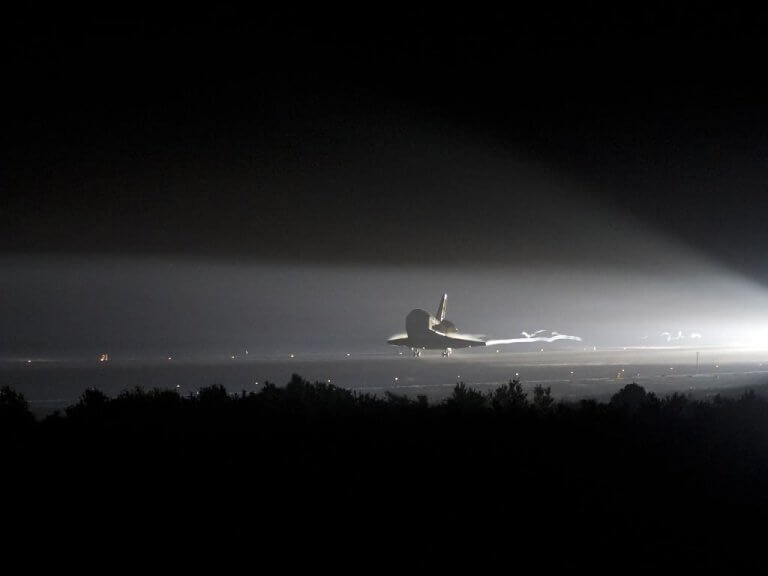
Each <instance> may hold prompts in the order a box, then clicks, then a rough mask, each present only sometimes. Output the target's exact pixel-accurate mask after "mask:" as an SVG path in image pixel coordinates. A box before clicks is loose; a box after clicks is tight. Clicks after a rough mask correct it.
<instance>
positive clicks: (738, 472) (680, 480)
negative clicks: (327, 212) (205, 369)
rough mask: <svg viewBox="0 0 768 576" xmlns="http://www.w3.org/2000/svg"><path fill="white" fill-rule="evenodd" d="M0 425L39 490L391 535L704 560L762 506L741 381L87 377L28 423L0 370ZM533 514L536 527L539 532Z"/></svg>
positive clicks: (760, 449)
mask: <svg viewBox="0 0 768 576" xmlns="http://www.w3.org/2000/svg"><path fill="white" fill-rule="evenodd" d="M0 429H2V430H3V432H4V434H5V438H8V439H10V440H11V441H10V442H6V445H10V446H11V447H13V450H8V449H6V451H5V454H6V456H7V457H6V462H5V464H6V469H7V470H15V471H19V472H18V473H17V474H15V475H12V476H11V479H12V480H13V481H14V482H15V483H16V487H15V489H16V490H24V491H30V490H31V491H34V490H35V489H36V488H35V487H36V486H39V485H40V484H43V485H44V486H45V490H40V491H38V492H36V494H37V497H39V496H40V494H45V495H46V497H45V499H44V500H46V501H48V500H47V499H48V498H51V499H61V500H62V501H78V502H79V503H78V506H86V503H87V504H88V506H93V507H95V508H97V509H100V508H101V507H102V506H106V507H108V508H109V509H110V510H114V508H115V507H116V506H117V507H123V506H125V507H129V508H130V507H132V506H138V509H146V507H147V506H154V505H157V506H160V507H161V508H162V509H165V508H167V507H168V506H169V505H171V504H174V505H178V506H180V507H181V508H182V509H183V508H184V507H185V506H189V507H190V510H191V509H194V510H197V511H198V512H200V513H201V514H202V513H203V511H207V512H208V513H210V512H211V510H219V511H220V510H221V509H220V508H218V507H220V506H224V508H225V509H226V510H227V511H228V513H231V514H233V515H234V516H237V518H239V520H240V521H245V519H247V520H248V522H250V523H253V522H258V523H261V524H264V523H270V525H276V524H274V523H280V522H287V521H288V519H291V522H292V523H293V526H294V527H295V526H296V525H301V526H310V525H311V526H315V528H316V529H318V530H320V531H321V532H322V530H321V529H320V528H319V527H318V526H317V525H316V524H314V523H315V522H317V521H318V518H329V517H334V518H336V517H338V518H345V519H346V520H347V521H348V522H352V523H354V522H357V523H360V524H361V526H369V527H373V526H380V525H382V524H383V523H384V522H386V521H387V520H393V519H397V520H398V521H399V524H398V525H399V528H398V530H399V531H398V532H397V537H398V539H404V538H405V539H410V538H419V537H421V538H423V537H425V536H426V535H427V533H429V534H432V535H433V536H434V535H435V534H443V535H444V537H446V538H455V537H456V533H455V532H454V531H455V530H458V529H460V527H463V528H465V529H467V530H469V529H472V530H478V529H481V528H484V527H486V526H490V525H491V524H489V523H490V522H498V521H501V522H502V523H504V524H507V525H509V526H518V527H520V528H525V531H526V532H527V533H528V536H529V538H528V539H527V540H525V542H526V543H527V544H526V546H531V547H533V548H526V550H531V551H533V550H534V549H539V548H544V549H546V548H548V547H552V546H557V547H558V549H560V550H562V549H565V548H568V547H578V546H583V545H589V544H590V543H591V545H599V546H600V548H601V549H602V550H606V551H610V552H611V553H616V554H623V553H625V552H626V553H631V554H635V555H637V554H638V551H637V548H636V547H637V546H638V545H639V544H638V542H643V543H646V544H647V548H646V553H650V552H651V551H654V554H661V553H662V551H663V550H666V551H667V552H668V553H669V554H673V555H683V556H689V557H691V558H694V557H695V558H699V559H700V558H707V559H716V560H723V559H729V558H730V556H729V555H730V553H731V551H732V550H735V549H736V548H734V544H736V543H739V544H743V543H744V542H747V541H748V540H749V539H750V538H752V537H755V536H756V535H757V534H759V532H753V531H752V530H751V529H748V524H747V523H746V522H745V520H744V519H745V518H750V519H753V520H755V519H763V518H765V514H766V511H768V496H767V494H768V493H767V492H766V489H765V488H766V481H767V480H768V458H767V457H766V454H768V403H766V401H765V400H764V399H763V398H761V397H759V396H757V395H755V394H754V393H751V392H750V393H746V394H744V395H743V396H742V397H740V398H738V399H727V398H722V397H718V398H716V399H715V400H714V401H711V402H702V401H694V400H691V399H689V398H687V397H686V396H683V395H681V394H674V395H672V396H669V397H666V398H663V399H658V398H657V397H656V396H655V395H653V394H650V393H648V392H646V391H645V390H644V389H643V388H642V387H641V386H638V385H636V384H631V385H629V386H626V387H624V388H623V389H622V390H620V391H619V392H617V393H616V394H615V395H614V396H613V397H612V398H611V400H610V402H609V403H605V404H604V403H598V402H595V401H590V400H584V401H581V402H579V403H562V402H560V403H556V402H554V401H553V399H552V396H551V391H550V390H549V389H548V388H542V387H538V386H537V387H535V388H534V389H533V399H532V401H529V400H528V393H527V391H526V390H525V389H524V388H523V386H522V384H521V383H520V382H519V381H518V380H512V381H510V382H509V383H507V384H505V385H503V386H500V387H499V388H497V389H496V390H494V391H492V392H491V393H489V394H482V393H480V392H478V391H476V390H474V389H472V388H470V387H468V386H467V385H466V384H464V383H459V384H458V385H457V386H456V387H455V388H454V390H453V394H452V395H451V396H450V397H449V398H448V399H446V400H445V401H444V402H443V403H441V404H438V405H428V404H427V402H426V398H424V397H418V398H417V399H415V400H413V399H410V398H408V397H404V396H398V395H394V394H387V395H386V396H385V397H384V398H380V397H375V396H370V395H361V394H355V393H353V392H350V391H349V390H346V389H341V388H338V387H336V386H333V385H330V384H323V383H314V384H313V383H310V382H307V381H305V380H304V379H302V378H301V377H299V376H297V375H294V376H293V377H292V379H291V381H290V382H289V383H288V384H287V385H286V386H283V387H278V386H276V385H274V384H272V383H266V384H264V385H263V386H262V387H261V389H260V390H259V391H258V392H256V393H247V394H246V393H241V394H234V395H233V394H230V393H228V392H227V390H226V389H225V388H224V387H222V386H211V387H208V388H203V389H201V390H200V391H199V392H197V393H195V394H192V395H190V396H187V397H183V396H180V395H179V394H177V393H176V392H173V391H166V390H145V389H142V388H135V389H132V390H127V391H125V392H123V393H121V394H120V395H119V396H117V397H116V398H109V397H107V396H105V395H104V394H103V393H101V392H99V391H97V390H87V391H85V392H84V393H83V395H82V397H81V398H80V400H79V401H78V402H77V403H76V404H75V405H73V406H71V407H70V408H68V409H67V410H66V414H65V415H63V416H62V415H60V414H55V415H54V416H51V417H48V418H46V419H45V420H42V421H39V422H35V420H34V419H33V418H32V416H31V414H30V412H29V409H28V406H27V404H26V402H25V401H24V399H23V397H22V396H21V395H19V394H17V393H15V392H14V391H13V390H11V389H10V388H7V387H6V388H3V389H2V390H0ZM52 478H55V480H52ZM6 479H7V477H6ZM85 487H87V489H86V488H85ZM83 490H85V492H83ZM77 494H87V497H86V498H84V499H80V500H78V499H77V497H76V495H77ZM233 494H234V495H236V496H235V500H233V501H232V502H230V504H227V505H225V504H224V502H226V501H227V500H228V498H229V497H228V496H226V495H233ZM57 501H58V500H57ZM216 502H218V504H215V503H216ZM235 504H236V505H235ZM239 506H241V507H245V508H246V509H247V510H248V512H247V513H246V512H245V510H244V509H241V508H239ZM73 512H74V511H73ZM115 513H116V512H115ZM196 513H197V512H196ZM352 519H354V520H352ZM233 521H234V520H233ZM412 522H415V524H413V525H412ZM416 525H419V526H421V528H420V530H422V531H423V532H419V533H418V534H411V531H412V530H416ZM724 526H727V527H728V528H727V530H724V529H723V527H724ZM542 530H546V531H549V532H550V533H551V535H550V536H548V537H547V538H545V539H541V538H538V537H534V536H535V535H537V534H538V535H541V533H542V532H541V531H542ZM416 531H417V532H418V530H416ZM503 533H504V534H506V532H503ZM664 543H676V546H672V547H669V548H664V547H663V545H664ZM519 545H522V541H520V544H519ZM630 550H631V552H630Z"/></svg>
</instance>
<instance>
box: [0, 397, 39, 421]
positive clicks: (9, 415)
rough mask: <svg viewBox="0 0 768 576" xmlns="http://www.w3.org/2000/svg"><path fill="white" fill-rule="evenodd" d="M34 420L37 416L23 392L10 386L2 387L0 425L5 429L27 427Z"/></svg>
mask: <svg viewBox="0 0 768 576" xmlns="http://www.w3.org/2000/svg"><path fill="white" fill-rule="evenodd" d="M34 421H35V417H34V416H33V415H32V412H30V410H29V403H28V402H27V401H26V399H25V398H24V395H23V394H21V393H20V392H16V390H14V389H13V388H11V387H10V386H3V387H2V388H0V426H2V427H3V428H5V429H11V428H15V427H23V426H24V427H25V426H29V425H30V424H32V423H34Z"/></svg>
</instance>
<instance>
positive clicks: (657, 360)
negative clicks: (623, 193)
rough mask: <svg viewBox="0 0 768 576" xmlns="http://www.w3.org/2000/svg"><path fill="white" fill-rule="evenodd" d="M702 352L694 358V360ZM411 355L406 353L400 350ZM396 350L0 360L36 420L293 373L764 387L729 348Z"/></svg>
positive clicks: (742, 355) (747, 352)
mask: <svg viewBox="0 0 768 576" xmlns="http://www.w3.org/2000/svg"><path fill="white" fill-rule="evenodd" d="M697 353H698V358H697ZM406 354H407V353H406ZM406 354H403V355H400V354H399V353H398V351H397V350H396V349H386V350H385V351H383V352H372V353H357V354H349V355H347V354H343V353H340V354H323V355H311V354H301V353H296V354H294V355H293V357H291V356H290V355H281V356H274V357H255V356H245V355H243V356H239V357H235V358H232V357H230V356H226V357H225V356H222V357H220V358H200V359H195V358H186V359H184V358H178V359H177V358H173V359H171V360H169V359H167V358H162V359H160V358H158V359H142V358H138V359H137V358H133V359H131V358H111V359H110V360H109V361H108V362H99V361H98V360H97V359H87V360H83V359H45V358H27V359H24V358H15V359H5V360H3V361H2V362H0V385H11V386H13V387H14V388H15V389H17V390H19V391H21V392H22V393H23V394H24V395H25V397H26V398H27V399H28V400H29V401H30V404H31V405H32V408H33V410H34V411H35V412H36V413H38V414H46V413H50V412H52V411H54V410H56V409H62V408H64V407H66V406H67V405H69V404H72V403H73V402H76V401H77V399H78V397H79V396H80V394H82V392H83V391H84V390H85V389H86V388H89V387H95V388H99V389H101V390H103V391H104V392H105V393H107V394H109V395H113V396H114V395H117V394H119V393H120V391H122V390H125V389H128V388H133V387H135V386H143V387H145V388H153V387H158V388H168V389H177V390H178V391H179V392H180V393H182V394H190V393H194V392H195V391H196V390H197V389H199V388H200V387H202V386H207V385H211V384H223V385H224V386H226V387H227V388H228V389H229V390H230V391H231V392H233V393H239V392H240V391H242V390H245V391H257V390H258V389H259V387H260V386H262V385H263V383H264V382H266V381H270V382H274V383H276V384H278V385H282V384H285V383H286V382H287V381H288V380H289V379H290V377H291V374H293V373H297V374H300V375H301V376H303V377H304V378H307V379H309V380H312V381H322V382H329V383H331V384H334V385H337V386H340V387H344V388H348V389H352V390H355V391H356V392H359V393H370V394H377V395H384V394H385V392H386V391H390V392H393V393H396V394H405V395H408V396H413V397H415V396H417V395H420V394H423V395H426V396H427V397H428V398H429V400H430V401H431V402H439V401H440V400H442V399H443V398H444V397H445V396H447V395H449V394H450V393H451V390H452V388H453V387H454V386H455V384H456V383H457V382H459V381H463V382H465V383H467V384H468V385H471V386H473V387H475V388H477V389H479V390H483V391H487V390H490V389H492V388H494V387H495V386H498V385H499V384H501V383H504V382H507V381H508V380H510V379H512V378H515V377H519V378H520V380H521V382H522V383H523V386H524V387H525V388H527V389H529V390H530V389H533V387H534V386H536V385H537V384H540V385H542V386H545V387H551V389H552V393H553V395H554V396H555V397H557V398H563V399H580V398H596V399H600V400H604V399H607V398H608V397H610V395H611V394H613V393H614V392H616V390H618V389H619V388H621V387H622V386H624V385H626V384H628V383H630V382H633V381H635V382H637V383H638V384H641V385H642V386H644V387H646V388H647V389H648V390H651V391H653V392H656V393H657V394H659V395H665V394H668V393H671V392H675V391H681V392H686V393H690V394H692V395H694V396H706V395H709V394H714V393H716V392H721V391H724V392H727V391H728V390H738V389H742V388H756V389H760V388H761V387H762V386H763V385H764V384H768V350H755V349H733V348H700V349H693V348H655V349H624V348H613V349H599V348H595V349H592V348H586V349H578V350H574V349H571V350H545V351H543V352H541V351H539V350H538V349H537V350H536V351H526V352H514V351H509V350H503V349H500V350H499V351H498V352H496V351H495V350H487V349H485V350H460V351H456V352H454V354H453V355H452V356H451V357H449V358H443V357H442V356H441V354H440V353H439V352H429V351H428V352H425V353H424V355H423V356H422V357H420V358H411V357H409V356H407V355H406Z"/></svg>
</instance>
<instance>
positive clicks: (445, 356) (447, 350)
mask: <svg viewBox="0 0 768 576" xmlns="http://www.w3.org/2000/svg"><path fill="white" fill-rule="evenodd" d="M451 352H453V350H451V349H450V348H446V349H445V350H443V358H448V356H450V355H451Z"/></svg>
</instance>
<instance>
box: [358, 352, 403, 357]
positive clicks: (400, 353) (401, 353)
mask: <svg viewBox="0 0 768 576" xmlns="http://www.w3.org/2000/svg"><path fill="white" fill-rule="evenodd" d="M400 354H402V352H400ZM350 356H351V354H350V353H349V352H347V358H349V357H350Z"/></svg>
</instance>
